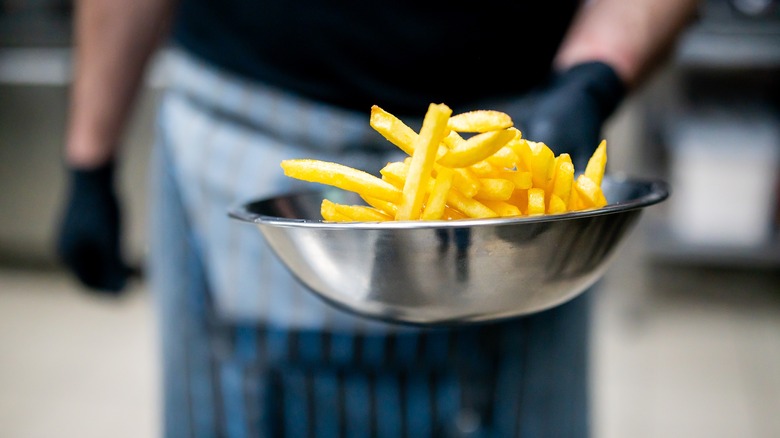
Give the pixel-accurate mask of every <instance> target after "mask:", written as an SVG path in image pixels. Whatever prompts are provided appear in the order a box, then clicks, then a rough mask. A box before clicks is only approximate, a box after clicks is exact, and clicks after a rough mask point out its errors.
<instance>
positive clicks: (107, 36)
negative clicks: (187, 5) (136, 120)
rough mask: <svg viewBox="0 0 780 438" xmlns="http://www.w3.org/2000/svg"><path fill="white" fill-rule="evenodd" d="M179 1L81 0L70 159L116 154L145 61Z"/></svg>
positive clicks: (86, 162) (91, 163) (81, 161)
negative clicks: (176, 2)
mask: <svg viewBox="0 0 780 438" xmlns="http://www.w3.org/2000/svg"><path fill="white" fill-rule="evenodd" d="M173 8H174V0H133V1H126V0H81V1H79V2H77V3H76V16H75V37H76V40H75V43H76V50H75V68H74V82H73V87H72V89H71V102H70V113H69V119H68V127H67V138H66V150H65V159H66V162H68V163H69V164H70V165H72V166H76V167H85V168H89V167H95V166H98V165H100V164H103V163H105V162H106V161H108V160H109V159H111V158H112V157H113V156H114V154H115V153H116V150H115V148H116V145H117V143H118V141H119V138H120V137H121V134H122V130H123V128H124V125H125V122H126V119H127V118H128V115H129V114H130V112H131V108H132V104H133V102H134V100H135V95H136V93H137V91H138V88H139V84H140V83H141V79H142V78H143V75H144V69H145V66H146V64H147V62H148V60H149V58H150V56H151V54H152V53H153V52H154V50H155V49H156V47H157V45H158V43H159V41H160V40H161V38H162V36H163V35H164V34H165V32H166V30H167V28H168V22H169V21H170V16H171V14H172V11H173Z"/></svg>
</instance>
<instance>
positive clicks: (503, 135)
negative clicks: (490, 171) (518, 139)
mask: <svg viewBox="0 0 780 438" xmlns="http://www.w3.org/2000/svg"><path fill="white" fill-rule="evenodd" d="M513 137H514V133H512V132H510V131H506V130H502V131H490V132H484V133H481V134H476V135H474V136H473V137H471V138H469V139H468V140H466V141H464V142H463V143H460V144H457V145H455V147H454V148H452V149H450V150H449V151H448V152H447V153H446V154H444V156H443V157H441V158H439V160H438V163H439V164H441V165H442V166H447V167H468V166H471V165H472V164H475V163H477V162H480V161H482V160H484V159H485V158H487V157H489V156H490V155H493V154H494V153H496V151H498V150H499V149H501V148H502V147H504V145H505V144H507V142H509V140H511V139H512V138H513Z"/></svg>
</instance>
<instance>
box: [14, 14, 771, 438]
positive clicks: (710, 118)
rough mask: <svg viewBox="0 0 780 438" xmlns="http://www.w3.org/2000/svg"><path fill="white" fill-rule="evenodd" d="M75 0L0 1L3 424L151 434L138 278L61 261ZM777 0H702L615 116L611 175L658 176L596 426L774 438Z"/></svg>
mask: <svg viewBox="0 0 780 438" xmlns="http://www.w3.org/2000/svg"><path fill="white" fill-rule="evenodd" d="M70 9H71V5H70V2H69V1H68V0H0V436H2V437H13V438H26V437H52V436H61V437H69V436H78V437H81V438H88V437H107V436H111V437H133V438H137V437H156V436H158V431H159V424H158V421H159V419H160V412H159V407H160V402H159V399H158V391H157V388H158V385H157V384H158V379H159V373H158V369H157V356H158V352H157V344H156V337H155V320H154V313H153V309H152V307H151V299H150V296H149V294H148V291H147V289H146V288H145V285H144V282H143V280H142V279H139V280H136V281H135V282H134V283H133V285H132V287H131V290H130V291H129V292H128V293H127V294H125V295H124V296H122V297H119V298H117V299H109V298H106V297H100V296H96V295H93V294H90V293H87V292H85V291H83V290H82V289H80V288H79V287H78V286H77V285H76V284H75V283H74V281H73V280H72V279H71V278H70V277H68V276H67V275H65V274H64V273H63V272H62V271H61V270H60V268H59V267H58V265H57V263H56V261H55V260H54V258H53V253H52V247H53V238H54V226H55V224H56V222H57V218H58V214H59V207H60V204H61V201H62V198H63V195H64V178H65V175H64V173H63V171H62V168H61V161H60V149H61V146H62V139H63V129H64V126H65V117H66V114H67V89H68V85H69V79H70V62H71V27H70V23H69V20H70V12H71V10H70ZM164 72H165V53H164V52H162V53H161V54H160V56H159V57H158V59H157V60H156V62H155V67H154V69H153V70H152V72H151V73H150V74H149V78H148V81H147V87H146V89H145V94H144V95H143V96H142V98H141V100H140V101H139V105H138V107H137V111H136V113H135V115H134V119H133V122H132V124H131V126H130V127H129V129H128V132H127V136H126V142H125V143H126V144H125V148H124V154H125V155H126V157H125V158H126V160H125V166H124V167H123V168H122V170H121V175H120V176H121V183H122V188H121V189H122V195H123V198H124V201H125V202H126V204H125V205H126V213H127V215H126V222H125V225H126V228H127V231H128V237H129V241H128V246H127V251H128V254H129V255H130V257H131V258H132V260H134V261H135V262H137V263H141V262H142V260H143V257H144V253H145V248H144V236H145V232H146V229H145V214H146V211H145V208H146V207H145V198H146V193H145V191H146V181H147V179H146V175H147V174H146V159H147V153H148V151H149V148H150V142H151V138H152V129H153V119H154V103H155V100H156V98H157V96H158V92H159V89H160V86H161V84H163V83H164ZM778 72H780V1H778V0H710V1H706V2H704V3H703V4H702V7H701V13H700V18H699V20H698V22H697V23H696V24H695V25H694V26H693V27H692V28H691V29H690V30H689V31H688V32H687V33H686V35H685V37H684V38H683V39H682V41H681V42H680V44H679V45H678V46H677V47H676V48H675V51H674V53H673V54H672V55H671V57H670V59H669V61H668V62H667V63H666V64H665V65H664V66H663V68H662V69H660V71H659V72H658V73H657V74H656V75H655V76H654V77H653V79H652V81H651V82H650V83H649V84H648V85H647V86H645V87H643V88H642V89H641V90H640V91H639V93H637V94H636V95H635V96H634V97H632V98H631V100H629V101H628V102H626V103H625V104H624V105H623V106H622V108H621V109H620V111H619V113H618V114H616V116H615V117H614V118H613V120H612V121H611V122H610V124H609V126H608V129H607V133H606V137H607V139H608V140H609V142H610V148H611V149H610V151H609V159H610V162H609V171H610V172H611V173H615V174H617V173H625V174H628V175H631V176H640V177H659V178H663V179H666V180H667V181H669V182H670V184H671V186H672V196H671V197H670V198H669V200H668V201H667V202H664V203H663V204H660V205H657V206H654V207H651V208H650V209H648V210H647V211H646V214H645V216H644V217H643V220H642V222H641V223H640V225H639V227H638V228H637V229H636V231H635V232H634V234H633V236H632V237H631V238H630V239H628V241H627V242H626V244H625V246H623V247H622V248H621V249H620V253H619V255H620V256H619V257H617V258H616V261H615V263H614V265H612V268H611V269H610V270H609V272H608V274H607V275H606V277H605V278H604V280H603V281H602V284H601V287H600V289H599V291H598V293H597V295H596V297H597V298H596V300H595V301H596V303H595V305H596V311H595V330H594V334H593V350H594V355H593V361H594V362H593V367H592V369H593V384H594V416H593V417H594V424H593V426H594V436H595V437H597V438H602V437H603V438H624V437H634V438H641V437H708V438H714V437H767V438H769V437H778V436H780V415H777V409H778V408H777V407H778V406H780V233H778V230H779V229H780V225H779V223H780V208H779V207H778V206H779V205H780V200H779V198H780V189H779V188H778V187H779V185H780V178H779V177H778V173H779V169H780V165H779V163H780V122H778V120H780V74H778Z"/></svg>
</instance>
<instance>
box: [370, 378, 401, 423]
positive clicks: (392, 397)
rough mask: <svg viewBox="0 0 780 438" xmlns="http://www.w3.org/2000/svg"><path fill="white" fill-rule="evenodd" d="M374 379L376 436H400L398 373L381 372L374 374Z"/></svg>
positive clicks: (399, 386)
mask: <svg viewBox="0 0 780 438" xmlns="http://www.w3.org/2000/svg"><path fill="white" fill-rule="evenodd" d="M375 381H376V393H375V395H374V400H375V404H376V408H375V409H376V411H375V415H376V423H377V432H378V433H377V436H379V437H380V438H398V437H401V436H402V432H403V428H402V427H403V426H402V425H403V421H404V412H403V410H402V408H401V406H402V399H401V394H400V392H401V391H400V388H401V385H400V382H399V378H398V375H397V374H396V373H392V372H382V373H380V374H378V375H377V376H376V379H375Z"/></svg>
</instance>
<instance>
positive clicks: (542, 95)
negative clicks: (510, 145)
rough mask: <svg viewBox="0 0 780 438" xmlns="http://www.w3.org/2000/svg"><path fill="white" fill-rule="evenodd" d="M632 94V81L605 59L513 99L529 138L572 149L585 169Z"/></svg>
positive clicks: (558, 150) (561, 150) (575, 68)
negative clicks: (610, 120)
mask: <svg viewBox="0 0 780 438" xmlns="http://www.w3.org/2000/svg"><path fill="white" fill-rule="evenodd" d="M625 95H626V86H625V84H624V83H623V81H622V80H621V79H620V78H619V77H618V75H617V74H616V73H615V71H614V70H613V69H612V68H611V67H610V66H608V65H607V64H605V63H603V62H595V61H594V62H587V63H583V64H578V65H575V66H573V67H571V68H570V69H568V70H566V71H564V72H561V73H558V74H555V75H553V76H552V77H551V78H550V79H549V80H548V81H547V83H545V84H543V85H542V86H541V87H539V88H538V89H537V90H535V91H533V92H532V93H530V94H529V95H528V97H526V98H523V99H521V100H519V101H517V102H515V103H512V104H510V106H509V108H507V110H506V112H507V113H508V114H510V115H511V116H512V119H513V120H514V122H515V126H517V128H518V129H520V131H522V133H523V137H525V138H527V139H529V140H534V141H541V142H544V143H545V144H547V146H549V147H550V148H551V149H552V150H553V151H554V152H555V154H556V155H558V154H560V153H564V152H567V153H569V154H570V155H571V158H572V161H573V162H574V169H575V170H576V171H577V172H578V173H579V172H582V171H584V170H585V166H586V164H587V162H588V159H589V158H590V156H591V154H593V151H594V150H595V149H596V147H597V146H598V145H599V143H600V142H601V140H602V137H601V128H602V125H603V124H604V122H605V121H606V120H607V118H608V117H609V116H610V115H611V114H612V113H613V112H614V111H615V109H616V108H617V106H618V105H619V104H620V102H621V101H622V100H623V98H624V97H625Z"/></svg>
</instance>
